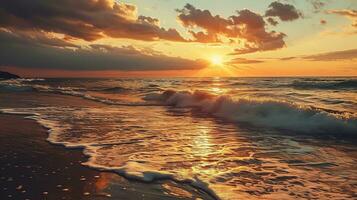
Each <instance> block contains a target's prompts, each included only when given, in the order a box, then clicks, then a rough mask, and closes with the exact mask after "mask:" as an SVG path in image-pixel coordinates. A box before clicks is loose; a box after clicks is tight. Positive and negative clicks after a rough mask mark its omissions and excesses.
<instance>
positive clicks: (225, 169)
mask: <svg viewBox="0 0 357 200" xmlns="http://www.w3.org/2000/svg"><path fill="white" fill-rule="evenodd" d="M0 92H1V93H11V94H13V95H14V94H15V95H16V94H17V93H26V94H29V95H31V94H36V95H44V96H45V95H46V94H49V93H50V94H54V95H58V96H59V97H61V96H63V95H69V96H75V97H78V99H79V101H78V102H81V101H80V100H81V99H83V101H84V100H86V101H88V100H89V101H95V102H99V103H101V104H102V105H103V106H99V107H97V106H96V107H90V106H86V107H83V106H80V104H78V105H77V104H67V105H65V106H63V105H62V104H61V106H50V107H49V106H44V105H46V104H45V103H44V102H42V103H39V102H32V104H31V106H28V105H27V106H23V105H18V106H17V107H15V108H5V107H2V108H1V112H5V113H20V114H28V115H29V117H30V118H32V119H34V120H37V121H38V122H39V123H40V124H41V125H43V126H45V127H47V128H48V129H49V136H48V141H50V142H51V143H54V144H63V145H64V146H66V147H68V148H83V153H84V154H86V155H88V157H89V159H88V161H87V162H86V163H84V164H85V165H87V166H89V167H93V168H97V169H100V170H108V171H113V172H115V173H118V174H119V175H121V176H123V177H126V178H128V179H133V180H137V181H144V182H148V183H150V182H153V181H157V180H162V179H170V180H173V181H176V182H177V183H180V184H188V185H191V186H192V187H195V188H197V189H199V190H202V191H203V192H206V193H208V194H210V195H212V196H213V197H215V198H217V199H229V200H231V199H232V200H235V199H248V198H249V199H301V198H306V199H327V198H328V199H353V198H357V196H356V194H357V189H356V188H357V78H343V77H340V78H324V77H315V78H172V79H139V78H130V79H129V78H127V79H124V78H123V79H18V80H8V81H0ZM42 99H43V98H42ZM38 101H43V100H38Z"/></svg>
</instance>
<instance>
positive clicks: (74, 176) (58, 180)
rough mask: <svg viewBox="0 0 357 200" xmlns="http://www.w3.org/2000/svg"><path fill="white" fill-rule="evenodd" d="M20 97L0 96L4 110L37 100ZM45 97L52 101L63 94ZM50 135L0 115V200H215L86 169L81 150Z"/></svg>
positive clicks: (184, 187) (36, 126)
mask: <svg viewBox="0 0 357 200" xmlns="http://www.w3.org/2000/svg"><path fill="white" fill-rule="evenodd" d="M16 96H17V97H18V99H17V100H16V99H14V96H11V95H3V94H0V108H7V107H16V106H19V102H21V105H22V107H24V106H26V104H27V103H28V104H31V102H33V101H31V98H35V97H33V96H32V97H29V96H26V95H25V94H24V96H22V97H21V96H18V95H15V97H16ZM36 98H43V97H36ZM46 98H47V99H48V104H49V105H50V104H51V101H53V102H58V101H57V100H58V98H61V97H59V96H58V95H53V96H47V97H46ZM66 98H67V97H66ZM1 99H2V100H1ZM76 99H77V98H75V97H71V98H67V99H63V100H62V103H63V102H64V101H66V103H68V102H71V101H73V103H75V102H76ZM87 103H88V102H87ZM90 104H92V103H90ZM82 105H85V103H84V104H82ZM92 106H93V105H92ZM98 106H100V105H98ZM46 138H47V130H46V129H45V128H43V127H41V126H40V125H39V124H38V123H37V122H35V121H33V120H31V119H25V118H24V116H22V115H8V114H0V152H1V155H0V166H1V168H0V185H1V188H0V199H16V200H18V199H24V200H26V199H28V200H41V199H44V200H48V199H53V200H59V199H73V200H81V199H98V200H101V199H125V200H127V199H128V200H130V199H133V200H134V199H169V200H170V199H212V198H210V197H209V196H208V195H206V194H204V193H202V192H200V191H197V190H195V189H193V188H191V187H189V186H187V185H178V184H176V183H174V182H171V181H162V182H156V183H150V184H148V183H141V182H136V181H129V180H126V179H124V178H122V177H120V176H119V175H117V174H115V173H108V172H99V171H96V170H94V169H90V168H87V167H85V166H83V165H82V164H81V163H82V162H85V161H86V160H87V158H86V157H85V156H84V155H83V154H82V152H81V150H80V149H66V148H64V147H63V146H58V145H53V144H50V143H49V142H47V141H46Z"/></svg>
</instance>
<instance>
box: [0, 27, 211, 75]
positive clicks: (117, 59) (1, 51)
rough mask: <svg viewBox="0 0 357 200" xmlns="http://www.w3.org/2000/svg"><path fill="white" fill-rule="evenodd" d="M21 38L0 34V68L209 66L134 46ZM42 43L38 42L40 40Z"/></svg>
mask: <svg viewBox="0 0 357 200" xmlns="http://www.w3.org/2000/svg"><path fill="white" fill-rule="evenodd" d="M38 38H42V39H43V38H46V36H41V37H40V36H39V37H36V38H31V37H27V38H25V37H20V36H19V35H17V34H14V33H11V32H6V31H0V43H1V45H0V66H14V67H15V66H16V67H21V68H39V69H41V68H42V69H57V70H86V71H91V70H122V71H140V70H142V71H145V70H150V71H154V70H193V69H202V68H204V67H206V66H207V65H208V64H207V62H205V61H201V60H189V59H184V58H180V57H171V56H166V55H162V54H160V53H157V52H155V51H148V50H141V49H136V48H134V47H133V46H123V47H113V46H108V45H90V46H89V47H88V48H81V47H69V48H68V44H67V43H62V44H61V43H59V42H57V40H54V42H48V41H50V40H51V38H46V39H43V40H45V41H46V42H44V43H41V42H39V39H38ZM43 40H41V41H43Z"/></svg>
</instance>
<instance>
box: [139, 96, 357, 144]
mask: <svg viewBox="0 0 357 200" xmlns="http://www.w3.org/2000/svg"><path fill="white" fill-rule="evenodd" d="M144 100H147V101H159V102H161V103H162V104H164V105H168V106H174V107H182V108H185V107H189V108H195V109H198V110H200V111H202V112H205V113H207V114H209V115H211V116H214V117H218V118H221V119H224V120H227V121H230V122H237V123H246V124H249V125H253V126H258V127H271V128H277V129H284V130H289V131H293V132H302V133H309V134H326V135H332V136H342V135H349V136H353V137H356V136H357V135H356V133H357V119H356V118H355V117H353V116H349V115H348V114H347V113H340V114H336V113H330V112H327V111H323V110H320V109H317V108H312V107H301V106H298V105H295V104H292V103H288V102H279V101H272V100H264V101H263V100H254V99H233V98H231V97H230V96H227V95H224V96H215V95H212V94H209V93H205V92H201V91H196V92H193V93H192V92H187V91H183V92H179V91H174V90H168V91H165V92H163V93H161V94H149V95H147V96H146V97H145V98H144Z"/></svg>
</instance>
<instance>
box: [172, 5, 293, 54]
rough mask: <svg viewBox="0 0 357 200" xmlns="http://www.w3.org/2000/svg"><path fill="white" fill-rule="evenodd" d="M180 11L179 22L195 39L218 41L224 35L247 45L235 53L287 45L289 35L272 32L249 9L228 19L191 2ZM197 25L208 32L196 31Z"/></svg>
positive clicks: (259, 16)
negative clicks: (199, 7)
mask: <svg viewBox="0 0 357 200" xmlns="http://www.w3.org/2000/svg"><path fill="white" fill-rule="evenodd" d="M177 12H178V13H179V15H178V19H179V21H180V22H181V23H182V25H183V26H184V27H186V28H188V29H189V33H191V35H192V36H193V38H194V39H193V41H194V42H204V43H216V42H222V41H223V39H224V38H228V39H229V41H235V40H238V41H240V42H242V44H243V47H241V48H237V49H236V50H235V53H234V54H246V53H253V52H257V51H268V50H275V49H280V48H283V47H284V46H285V42H284V37H285V36H286V35H285V34H284V33H279V32H275V31H270V32H268V31H267V30H266V23H265V21H264V19H263V17H262V16H261V15H259V14H257V13H254V12H252V11H250V10H248V9H245V10H240V11H237V15H233V16H230V17H228V18H223V17H221V16H220V15H215V16H214V15H212V14H211V12H210V11H209V10H201V9H197V8H195V7H194V6H192V5H191V4H186V5H185V7H184V8H183V9H178V10H177ZM195 28H201V29H203V30H204V31H199V32H195V31H194V30H193V29H195Z"/></svg>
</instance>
